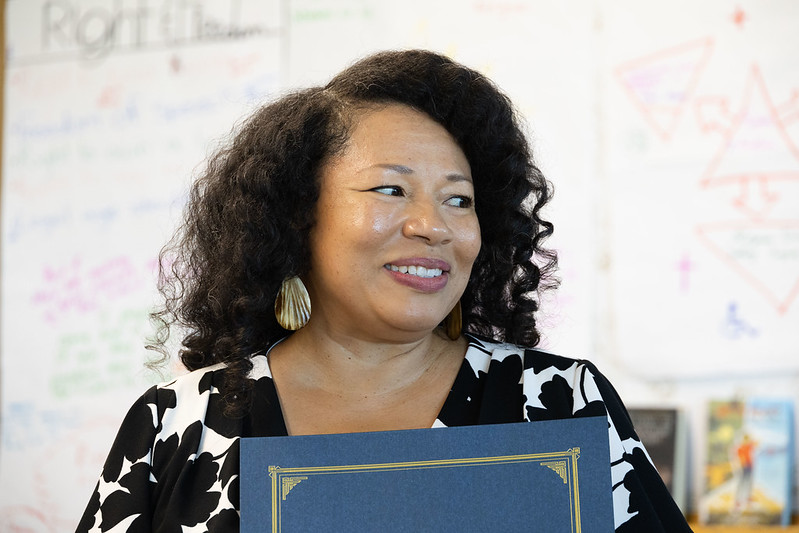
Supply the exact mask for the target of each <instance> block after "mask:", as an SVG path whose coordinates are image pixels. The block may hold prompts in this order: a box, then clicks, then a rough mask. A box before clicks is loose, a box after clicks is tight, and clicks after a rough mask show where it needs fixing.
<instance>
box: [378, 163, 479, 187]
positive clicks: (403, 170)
mask: <svg viewBox="0 0 799 533" xmlns="http://www.w3.org/2000/svg"><path fill="white" fill-rule="evenodd" d="M374 166H375V167H377V168H385V169H388V170H393V171H394V172H396V173H397V174H413V169H412V168H410V167H406V166H405V165H399V164H393V163H378V164H376V165H374ZM447 181H452V182H459V181H468V182H469V183H471V182H472V178H471V177H470V176H465V175H463V174H460V173H458V172H453V173H451V174H447Z"/></svg>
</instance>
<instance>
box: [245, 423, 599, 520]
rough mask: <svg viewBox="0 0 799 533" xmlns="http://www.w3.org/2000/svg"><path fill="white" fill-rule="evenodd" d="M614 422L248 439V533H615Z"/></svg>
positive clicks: (490, 426) (509, 425)
mask: <svg viewBox="0 0 799 533" xmlns="http://www.w3.org/2000/svg"><path fill="white" fill-rule="evenodd" d="M607 432H608V426H607V419H606V418H604V417H593V418H582V419H569V420H556V421H545V422H527V423H518V424H501V425H485V426H468V427H453V428H434V429H421V430H404V431H381V432H374V433H351V434H336V435H309V436H295V437H267V438H249V439H242V440H241V496H240V501H241V531H242V533H248V532H255V531H259V532H260V531H273V532H291V531H351V532H359V531H440V532H447V531H452V532H455V531H457V532H459V533H460V532H468V531H499V530H501V531H541V532H547V533H558V532H564V533H565V532H568V533H583V532H612V531H613V503H612V494H611V478H610V459H609V452H608V433H607Z"/></svg>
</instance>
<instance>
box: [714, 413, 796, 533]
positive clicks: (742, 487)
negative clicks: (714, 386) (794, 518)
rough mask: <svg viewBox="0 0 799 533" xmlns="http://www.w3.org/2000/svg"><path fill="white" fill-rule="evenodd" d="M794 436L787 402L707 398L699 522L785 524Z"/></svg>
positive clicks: (787, 520) (789, 508)
mask: <svg viewBox="0 0 799 533" xmlns="http://www.w3.org/2000/svg"><path fill="white" fill-rule="evenodd" d="M793 439H794V435H793V405H792V402H790V401H788V400H774V399H748V400H744V401H714V402H711V403H710V405H709V413H708V433H707V457H706V460H705V488H704V493H703V494H702V497H701V499H700V506H699V514H700V519H701V520H702V522H704V523H706V524H739V525H769V524H773V525H779V524H781V525H787V524H788V523H789V522H790V517H791V477H792V474H793V461H794V457H793V449H794V445H793Z"/></svg>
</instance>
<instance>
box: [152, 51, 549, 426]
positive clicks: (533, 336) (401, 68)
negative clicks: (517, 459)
mask: <svg viewBox="0 0 799 533" xmlns="http://www.w3.org/2000/svg"><path fill="white" fill-rule="evenodd" d="M391 103H399V104H404V105H407V106H410V107H412V108H415V109H417V110H420V111H422V112H424V113H426V114H427V115H429V116H430V117H432V118H433V119H434V120H435V121H437V122H438V123H440V124H441V125H443V126H444V127H445V128H446V129H447V130H448V131H449V133H450V134H451V135H452V136H453V138H454V139H455V140H456V141H457V143H458V144H459V146H460V147H461V149H462V150H463V152H464V154H465V155H466V158H467V160H468V161H469V164H470V166H471V171H472V178H473V180H474V189H475V200H476V203H475V208H476V212H477V217H478V220H479V223H480V229H481V233H482V246H481V249H480V253H479V255H478V257H477V259H476V260H475V263H474V266H473V269H472V273H471V277H470V279H469V283H468V285H467V287H466V290H465V292H464V294H463V297H462V298H461V306H462V310H463V326H464V330H465V331H467V332H470V333H472V334H475V335H478V336H481V337H487V338H491V339H495V340H498V341H507V342H512V343H515V344H520V345H525V346H534V345H536V344H537V343H538V341H539V339H540V336H539V332H538V330H537V328H536V320H535V312H536V311H537V310H538V301H537V299H536V297H537V295H538V292H539V291H541V290H544V289H548V288H552V287H554V286H555V285H557V280H556V279H555V278H554V270H555V269H556V266H557V257H556V254H555V252H554V251H552V250H549V249H547V248H545V247H544V245H543V242H544V240H545V239H546V238H547V237H549V236H550V235H551V234H552V231H553V225H552V224H551V223H550V222H548V221H546V220H544V219H543V218H542V216H541V209H542V208H543V207H544V205H545V204H546V203H547V202H548V201H549V200H550V198H551V194H552V188H551V185H550V183H549V182H548V181H547V180H546V179H545V178H544V176H543V175H542V173H541V172H540V171H539V169H538V168H537V167H536V165H535V164H534V162H533V158H532V154H531V150H530V146H529V144H528V141H527V139H526V137H525V134H524V132H523V130H522V127H521V123H520V121H519V119H518V117H517V115H516V112H515V111H514V108H513V106H512V104H511V102H510V100H509V99H508V98H507V97H506V96H505V95H504V94H503V93H502V92H501V91H500V90H499V89H498V88H497V87H496V86H495V85H494V84H493V83H492V82H491V81H490V80H488V79H487V78H486V77H485V76H483V75H481V74H480V73H478V72H476V71H474V70H472V69H469V68H467V67H465V66H463V65H461V64H458V63H456V62H454V61H452V60H451V59H449V58H447V57H445V56H442V55H440V54H437V53H433V52H429V51H424V50H407V51H387V52H380V53H377V54H374V55H371V56H369V57H366V58H364V59H362V60H360V61H358V62H356V63H355V64H353V65H352V66H350V67H349V68H347V69H345V70H344V71H343V72H341V73H340V74H338V75H337V76H335V77H334V78H333V79H332V80H331V81H330V82H329V83H328V84H327V85H326V86H324V87H315V88H310V89H305V90H301V91H297V92H293V93H291V94H288V95H286V96H284V97H282V98H280V99H278V100H277V101H275V102H273V103H270V104H267V105H265V106H263V107H261V108H260V109H259V110H257V111H256V112H255V113H254V114H253V115H252V116H251V117H250V118H249V119H247V120H246V121H245V122H244V123H243V125H242V126H241V127H239V128H238V130H237V131H236V133H235V134H234V135H233V136H232V138H231V140H230V142H229V143H228V144H227V145H226V146H224V147H223V148H221V149H220V150H219V151H218V152H217V153H216V154H215V155H213V156H212V157H211V158H210V160H209V162H208V165H207V168H206V169H205V171H204V172H203V173H202V175H200V176H199V178H198V179H197V180H196V181H195V183H194V185H193V186H192V189H191V192H190V196H189V199H188V203H187V205H186V208H185V211H184V221H183V224H182V226H181V228H180V230H179V231H178V232H177V233H176V235H175V236H174V237H173V239H172V240H171V241H170V242H169V243H168V244H167V245H166V246H165V247H164V249H163V250H162V251H161V257H160V259H161V275H160V278H159V290H160V292H161V294H162V296H163V298H164V304H163V306H162V307H161V308H160V309H158V310H156V311H154V312H153V313H152V315H151V316H152V318H153V320H154V321H155V322H156V323H157V326H158V330H157V333H156V336H155V338H154V339H153V341H154V342H153V343H152V344H150V345H149V347H150V348H151V349H155V350H157V351H159V352H160V353H161V354H162V356H163V357H164V358H166V357H168V354H167V348H166V341H167V339H168V337H169V334H170V328H171V327H173V326H177V327H179V328H181V329H182V330H183V332H184V334H185V335H184V337H183V339H182V345H183V348H182V350H181V351H180V359H181V361H182V362H183V364H184V365H185V366H186V368H188V369H189V370H194V369H198V368H202V367H205V366H208V365H210V364H215V363H220V362H221V363H225V368H224V370H222V371H220V372H222V374H223V382H222V384H221V385H220V388H221V392H222V393H223V395H224V398H225V400H226V401H227V402H228V407H229V410H228V413H229V414H232V415H233V414H241V413H243V412H245V411H246V410H247V408H248V405H249V392H250V387H251V382H250V380H248V379H247V374H248V372H249V371H250V370H251V368H252V363H251V362H250V358H251V356H252V354H253V353H256V352H258V351H261V350H263V349H264V348H265V347H268V346H269V345H271V344H272V343H274V342H276V341H277V340H279V339H280V338H282V337H284V336H285V335H287V334H288V332H287V331H286V330H284V329H283V328H281V327H280V325H279V324H278V323H277V320H276V319H275V314H274V302H275V298H276V296H277V293H278V290H279V288H280V284H281V283H282V281H283V280H284V279H286V278H288V277H291V276H294V275H300V274H303V273H304V272H306V271H307V269H308V265H309V260H310V257H309V248H308V235H309V231H310V230H311V228H312V227H313V225H314V212H315V209H314V206H315V205H316V201H317V199H318V195H319V183H318V177H319V173H320V169H321V166H322V165H323V164H324V163H325V162H326V161H327V160H328V159H329V158H330V157H332V156H334V155H335V154H337V153H339V152H340V151H341V150H342V149H343V148H344V146H345V144H346V142H347V140H348V137H349V131H350V128H351V127H352V124H353V115H354V113H355V112H356V111H357V110H358V109H363V108H364V107H366V106H374V105H383V104H391Z"/></svg>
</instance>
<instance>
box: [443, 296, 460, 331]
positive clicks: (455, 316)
mask: <svg viewBox="0 0 799 533" xmlns="http://www.w3.org/2000/svg"><path fill="white" fill-rule="evenodd" d="M462 328H463V315H462V311H461V301H460V300H458V303H456V304H455V307H453V308H452V311H450V312H449V314H448V315H447V317H446V318H445V319H444V331H445V332H446V333H447V337H449V338H450V339H451V340H453V341H454V340H455V339H457V338H458V337H460V336H461V329H462Z"/></svg>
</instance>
